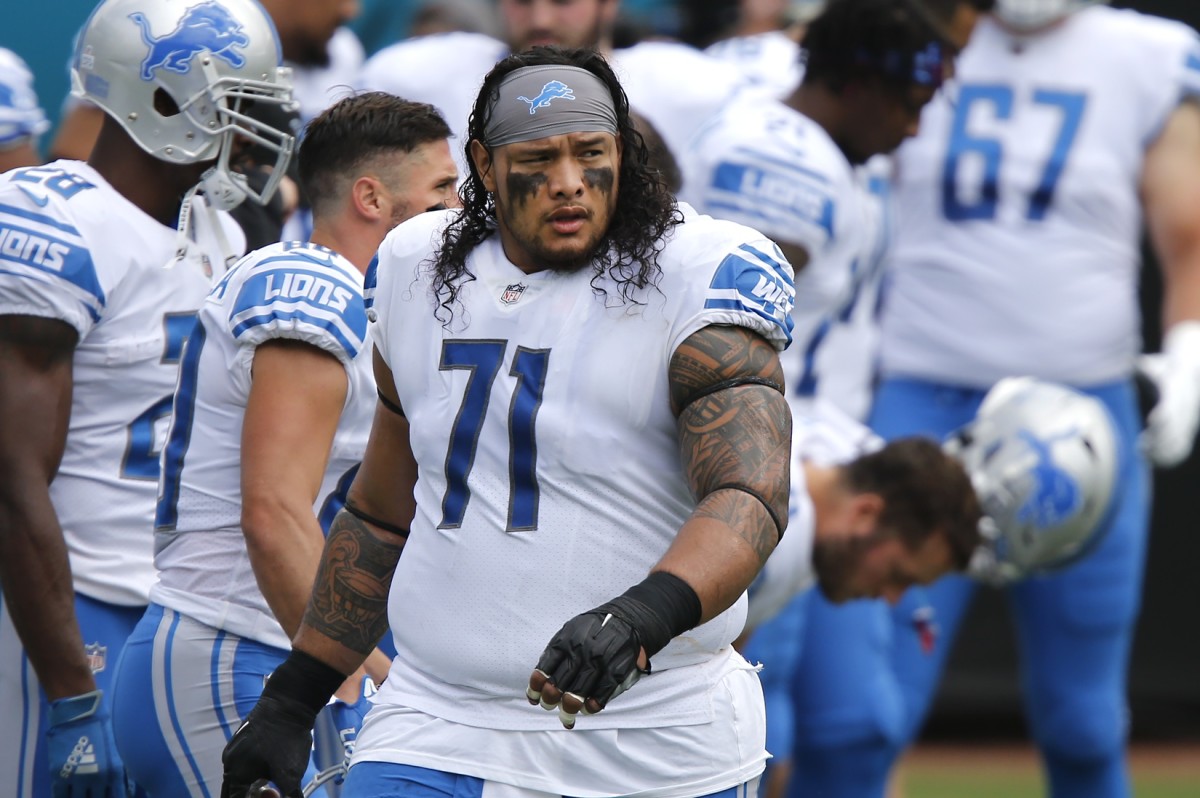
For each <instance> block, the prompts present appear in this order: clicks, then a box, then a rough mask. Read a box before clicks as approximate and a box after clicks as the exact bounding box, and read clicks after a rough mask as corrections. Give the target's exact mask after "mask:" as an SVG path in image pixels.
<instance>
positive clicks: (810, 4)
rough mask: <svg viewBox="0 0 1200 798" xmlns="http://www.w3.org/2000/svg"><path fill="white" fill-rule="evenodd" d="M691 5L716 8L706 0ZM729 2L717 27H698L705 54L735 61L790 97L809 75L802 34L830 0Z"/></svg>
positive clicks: (698, 10) (768, 88)
mask: <svg viewBox="0 0 1200 798" xmlns="http://www.w3.org/2000/svg"><path fill="white" fill-rule="evenodd" d="M690 5H691V6H692V8H693V9H694V10H693V11H692V13H693V15H695V16H696V17H700V16H702V15H704V14H709V13H711V11H710V9H711V4H710V3H709V2H707V1H706V0H698V1H697V2H694V3H691V4H690ZM726 8H727V9H728V10H727V12H726V14H725V15H724V17H725V18H724V19H720V20H719V21H718V20H713V21H714V22H718V26H717V27H716V28H715V29H714V30H710V31H702V30H700V29H697V31H696V33H697V34H699V35H700V36H701V37H702V41H700V45H701V46H702V47H704V54H705V55H707V56H709V57H711V58H715V59H717V60H718V61H721V62H722V63H725V64H728V65H729V66H731V67H733V68H734V69H736V70H737V71H738V72H739V73H741V75H742V76H743V77H744V78H745V80H746V81H747V82H748V83H750V84H752V85H753V86H754V87H755V88H757V89H760V90H762V91H763V92H765V93H766V94H768V95H769V96H771V97H778V98H779V99H783V98H786V97H787V96H788V95H790V94H791V93H792V92H793V91H795V89H796V87H797V86H799V85H800V78H801V77H802V76H803V75H804V65H803V64H802V63H800V40H801V39H803V38H804V31H805V30H806V29H807V28H808V24H809V23H810V22H812V20H813V19H815V18H816V16H817V15H818V14H820V13H821V11H822V10H823V9H824V8H825V0H793V2H790V3H781V2H768V3H757V2H753V0H750V1H747V0H737V2H728V3H727V4H726ZM721 23H723V24H721ZM714 39H715V40H714Z"/></svg>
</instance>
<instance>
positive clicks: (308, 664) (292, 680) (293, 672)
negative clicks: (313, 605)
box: [262, 648, 346, 718]
mask: <svg viewBox="0 0 1200 798" xmlns="http://www.w3.org/2000/svg"><path fill="white" fill-rule="evenodd" d="M344 681H346V674H344V673H342V672H340V671H338V670H337V669H336V668H331V667H330V666H328V665H326V664H325V663H324V662H321V660H319V659H317V658H316V657H313V656H310V655H308V654H305V653H304V652H303V651H300V650H299V649H295V648H293V649H292V652H291V653H290V654H288V657H287V659H285V660H284V661H283V663H282V664H281V665H280V666H279V667H278V668H276V669H275V672H274V673H272V674H271V678H269V679H267V683H266V685H264V686H263V692H262V694H263V696H270V697H275V698H287V699H291V700H292V701H295V702H297V703H299V704H300V705H301V706H303V707H304V708H305V709H307V710H309V711H311V712H312V716H313V718H316V717H317V713H318V712H320V711H321V709H322V707H324V706H325V704H327V703H328V702H329V697H330V696H331V695H333V692H334V691H335V690H337V689H338V688H339V687H341V686H342V682H344Z"/></svg>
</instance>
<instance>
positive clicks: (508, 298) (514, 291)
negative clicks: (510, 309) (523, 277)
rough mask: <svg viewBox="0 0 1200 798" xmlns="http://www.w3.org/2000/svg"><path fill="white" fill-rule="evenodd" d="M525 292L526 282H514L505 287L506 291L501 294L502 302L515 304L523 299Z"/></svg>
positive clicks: (503, 303)
mask: <svg viewBox="0 0 1200 798" xmlns="http://www.w3.org/2000/svg"><path fill="white" fill-rule="evenodd" d="M524 293H525V284H524V283H513V284H512V285H510V286H508V287H507V288H505V289H504V293H503V294H501V295H500V304H502V305H515V304H517V302H518V301H519V300H520V299H521V295H522V294H524Z"/></svg>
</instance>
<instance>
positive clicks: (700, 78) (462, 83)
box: [360, 0, 743, 174]
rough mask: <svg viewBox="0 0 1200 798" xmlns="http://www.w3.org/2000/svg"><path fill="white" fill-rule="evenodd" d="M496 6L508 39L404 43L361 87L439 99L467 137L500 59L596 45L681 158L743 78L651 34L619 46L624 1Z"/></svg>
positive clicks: (461, 37)
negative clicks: (541, 48)
mask: <svg viewBox="0 0 1200 798" xmlns="http://www.w3.org/2000/svg"><path fill="white" fill-rule="evenodd" d="M497 5H498V11H499V15H500V22H501V25H502V27H503V29H504V31H505V37H504V41H498V40H496V39H493V38H492V37H490V36H484V35H482V34H478V33H448V34H443V35H437V36H426V37H422V38H419V39H410V40H406V41H402V42H399V43H397V44H394V45H392V46H391V47H387V48H384V49H383V50H381V51H379V52H378V53H376V54H375V55H373V56H372V57H371V58H370V59H368V60H367V63H366V66H364V67H363V72H362V76H361V78H360V85H362V86H363V87H365V88H369V89H381V90H383V91H388V92H391V93H393V94H396V95H399V96H401V97H407V98H409V99H412V100H418V101H420V102H427V103H430V104H432V105H433V106H435V107H436V108H437V109H438V110H440V111H441V112H442V116H444V117H445V118H446V121H448V122H449V123H450V128H451V129H452V130H453V131H454V134H455V138H456V139H457V140H458V141H459V142H463V143H465V141H466V136H465V133H466V131H467V121H468V117H469V116H470V113H471V107H472V105H473V104H474V102H475V93H476V91H477V90H478V88H479V84H480V82H481V81H482V79H483V76H484V75H485V74H486V73H487V72H488V70H490V69H491V68H492V67H493V66H495V64H496V62H497V61H499V60H500V59H501V58H504V57H505V56H506V55H508V54H509V53H510V52H513V53H518V52H521V51H522V50H525V49H527V48H529V47H532V46H534V45H559V46H561V47H589V48H594V49H598V50H599V51H600V52H601V53H602V54H603V55H604V56H605V57H606V58H608V59H609V61H610V63H612V65H613V70H614V71H615V72H616V73H617V76H618V78H619V79H620V80H621V83H622V85H623V86H624V89H625V92H626V93H627V94H628V95H629V105H630V107H631V108H632V109H633V110H634V111H635V112H637V114H638V115H639V117H640V118H641V119H643V120H645V122H646V123H648V124H649V125H650V126H651V127H652V128H653V129H654V130H655V131H656V132H657V135H658V136H659V137H661V139H662V141H663V142H664V143H665V144H666V148H667V150H668V151H669V152H670V154H671V155H672V156H674V157H675V158H676V159H678V158H679V157H680V156H681V155H682V153H683V151H684V149H685V147H686V144H687V141H688V139H690V138H691V137H692V135H693V134H694V133H695V132H696V130H697V129H698V128H699V127H700V126H701V125H702V124H703V123H704V122H705V121H707V120H708V119H709V118H710V117H711V116H712V115H713V114H714V113H716V112H717V111H718V110H720V109H721V108H722V107H723V106H724V105H725V103H726V102H728V100H729V99H731V98H732V97H733V96H734V95H735V94H736V93H737V91H738V90H739V89H740V88H741V86H742V84H743V81H742V78H741V77H740V75H738V74H737V73H736V71H734V70H732V69H729V68H728V67H727V66H725V65H723V64H720V63H718V62H716V61H714V60H713V59H711V58H708V57H707V56H705V55H704V54H703V53H700V52H699V51H697V50H695V49H694V48H691V47H687V46H685V45H681V44H676V43H672V42H662V41H646V42H642V43H640V44H636V45H634V46H633V47H627V48H622V49H617V50H614V49H613V42H612V28H613V23H614V21H615V19H616V16H617V11H618V9H619V6H620V0H499V2H498V4H497ZM430 64H438V65H439V66H438V69H439V73H438V77H437V79H436V80H429V79H428V71H429V65H430ZM456 150H457V151H456V152H455V157H456V158H461V159H464V160H463V161H462V162H461V163H460V172H461V173H462V174H466V172H467V164H466V158H467V155H466V153H465V150H463V149H462V147H461V146H460V147H458V148H456ZM663 171H664V173H666V172H667V171H669V170H668V169H663Z"/></svg>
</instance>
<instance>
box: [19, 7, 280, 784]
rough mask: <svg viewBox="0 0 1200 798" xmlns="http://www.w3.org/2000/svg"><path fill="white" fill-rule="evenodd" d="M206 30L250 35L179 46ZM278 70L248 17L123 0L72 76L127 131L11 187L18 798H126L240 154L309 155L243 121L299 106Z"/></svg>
mask: <svg viewBox="0 0 1200 798" xmlns="http://www.w3.org/2000/svg"><path fill="white" fill-rule="evenodd" d="M198 8H199V10H197V9H198ZM202 14H203V16H204V18H208V19H219V20H221V22H222V24H223V26H224V29H225V30H227V31H229V32H230V36H231V38H230V39H229V40H227V41H226V42H225V43H224V46H222V47H220V48H219V49H217V50H211V49H208V48H207V47H204V46H198V47H196V48H195V49H189V50H186V51H183V50H180V49H178V48H176V47H174V43H173V41H172V40H171V38H170V36H171V31H178V30H182V29H183V28H185V27H187V26H189V25H191V24H192V23H193V22H194V21H196V20H197V19H199V18H200V17H201V15H202ZM156 37H157V38H156ZM148 39H151V41H148ZM213 44H217V43H216V42H214V43H213ZM277 53H278V43H277V42H276V39H275V32H274V29H273V28H272V27H271V21H270V19H269V18H267V17H266V15H265V14H263V12H262V11H261V9H260V8H259V7H258V5H257V4H256V3H254V2H252V1H251V0H220V2H219V3H218V2H208V3H206V4H205V5H202V6H199V7H191V8H186V7H183V6H181V5H178V4H162V3H146V2H140V1H139V0H106V2H103V3H101V4H100V5H99V6H98V7H97V9H96V10H95V11H94V12H93V13H92V16H91V18H90V19H89V20H88V23H87V25H86V26H85V28H84V30H83V32H82V34H81V36H80V39H79V43H78V49H77V51H76V53H75V59H74V66H73V70H72V73H73V74H72V76H73V81H74V85H75V91H76V92H77V93H78V94H79V96H81V97H83V98H85V99H87V100H89V101H91V102H94V103H96V104H97V105H98V106H100V107H102V108H104V110H105V112H106V114H108V115H107V116H106V117H105V120H104V123H103V125H102V127H101V131H100V137H99V139H98V140H97V143H96V147H95V150H94V152H93V153H92V155H91V157H90V158H89V160H88V162H87V163H82V162H75V161H57V162H54V163H51V164H48V165H46V166H44V167H34V168H27V169H18V170H14V171H12V172H9V173H7V174H6V175H5V176H4V177H3V178H2V179H0V240H2V241H3V242H4V244H3V246H0V426H2V430H0V472H3V474H4V475H5V478H4V480H3V485H2V486H0V584H2V585H3V590H4V601H3V614H2V615H0V658H2V661H0V717H3V718H5V719H6V721H5V722H4V723H3V724H0V794H3V795H13V796H22V798H23V797H24V796H31V795H32V796H39V797H41V796H49V795H50V794H51V793H52V792H53V794H54V795H56V796H58V795H66V794H74V795H87V794H91V795H111V796H121V795H124V792H125V781H124V778H125V777H124V773H123V772H122V770H123V769H122V766H121V763H120V760H119V759H118V758H117V756H116V753H115V751H114V748H113V743H112V732H111V728H110V725H109V720H108V717H109V708H110V698H111V696H109V695H107V693H108V690H109V684H110V680H111V676H112V672H113V670H114V667H115V665H116V662H117V659H118V657H119V655H120V653H121V649H122V647H123V646H124V644H125V639H126V638H127V636H128V635H129V633H130V631H131V630H132V629H133V627H134V625H135V624H136V623H137V620H138V618H139V617H141V614H142V612H143V610H144V609H145V606H146V604H147V602H148V599H149V589H150V584H151V582H152V581H153V577H154V566H153V563H152V545H153V543H152V537H151V530H152V523H153V518H154V503H155V497H156V492H157V485H158V471H159V451H160V449H161V443H162V441H163V438H164V437H165V432H166V417H167V416H168V415H169V413H170V406H171V390H172V388H173V387H174V385H175V379H176V375H177V364H178V363H179V358H180V355H181V352H182V348H183V341H184V338H185V336H186V335H187V333H188V331H189V330H190V329H191V326H192V318H193V317H194V315H195V312H196V310H197V309H198V308H199V307H200V305H201V303H202V302H203V299H204V296H205V295H206V294H207V293H208V291H209V289H210V288H211V287H212V281H213V280H214V278H219V277H220V276H221V274H222V273H223V272H224V270H225V268H226V264H227V262H231V261H232V260H233V259H234V258H236V257H237V256H238V255H240V254H241V238H240V233H239V231H238V229H237V227H236V225H234V224H233V223H232V221H231V220H230V219H229V218H228V217H227V215H225V214H224V213H219V212H216V211H215V210H214V209H213V205H214V204H220V205H221V206H228V205H230V204H232V203H234V202H235V201H237V200H238V199H240V198H241V197H242V196H244V195H245V193H246V192H247V191H248V189H247V187H246V186H245V184H244V183H243V182H242V181H240V180H239V179H238V178H237V177H236V176H234V175H232V174H231V173H230V172H229V171H228V168H227V166H228V159H229V157H230V154H231V153H230V147H231V144H232V142H233V140H234V136H235V135H239V136H246V137H249V138H251V139H254V140H258V141H262V142H271V144H272V146H273V148H274V150H275V152H276V154H277V156H278V157H277V164H276V165H277V171H280V172H281V171H282V168H283V167H284V166H285V165H286V162H287V160H288V158H289V157H290V154H291V148H292V139H291V136H290V135H289V134H287V133H286V132H283V131H277V130H271V129H268V128H264V127H258V126H252V125H251V124H250V122H249V120H248V119H247V117H245V115H244V114H242V113H240V111H239V110H238V109H239V107H240V106H241V105H242V103H244V102H247V101H250V100H253V101H254V102H256V103H279V104H286V103H289V102H290V85H289V83H288V78H287V73H286V71H285V70H281V69H280V68H279V62H278V60H277ZM168 56H169V57H170V60H168ZM168 67H169V68H168ZM198 181H199V186H198V187H199V189H200V190H201V191H202V192H203V194H204V198H205V199H201V197H200V196H197V195H196V194H195V191H196V188H197V183H198ZM271 188H272V187H271V186H268V187H267V189H266V190H265V191H264V192H262V193H261V194H255V195H254V199H256V200H260V201H261V200H263V199H265V197H266V196H267V195H269V193H270V190H271ZM105 790H108V791H109V792H105ZM89 791H90V792H89Z"/></svg>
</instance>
